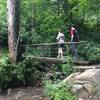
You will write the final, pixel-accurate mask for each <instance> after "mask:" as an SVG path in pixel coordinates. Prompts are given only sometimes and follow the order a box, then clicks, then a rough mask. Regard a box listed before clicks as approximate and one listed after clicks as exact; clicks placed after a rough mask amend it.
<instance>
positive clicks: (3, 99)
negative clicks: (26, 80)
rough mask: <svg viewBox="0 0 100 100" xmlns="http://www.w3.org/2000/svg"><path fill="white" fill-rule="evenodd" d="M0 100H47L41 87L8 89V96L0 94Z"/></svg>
mask: <svg viewBox="0 0 100 100" xmlns="http://www.w3.org/2000/svg"><path fill="white" fill-rule="evenodd" d="M0 100H49V98H48V97H47V96H46V95H45V94H44V93H43V88H42V87H21V88H15V89H8V94H1V95H0Z"/></svg>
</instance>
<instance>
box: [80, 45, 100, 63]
mask: <svg viewBox="0 0 100 100" xmlns="http://www.w3.org/2000/svg"><path fill="white" fill-rule="evenodd" d="M83 47H84V48H83ZM79 52H81V54H83V55H84V57H85V59H86V60H89V61H92V60H94V61H96V60H100V45H99V44H96V43H86V44H83V45H82V46H80V47H79Z"/></svg>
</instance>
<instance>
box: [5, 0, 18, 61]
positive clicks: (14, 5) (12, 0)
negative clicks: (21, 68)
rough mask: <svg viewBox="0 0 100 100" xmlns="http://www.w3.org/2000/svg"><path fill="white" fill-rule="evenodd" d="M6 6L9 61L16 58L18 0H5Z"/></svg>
mask: <svg viewBox="0 0 100 100" xmlns="http://www.w3.org/2000/svg"><path fill="white" fill-rule="evenodd" d="M7 8H8V46H9V59H10V62H12V63H15V62H16V59H17V50H16V49H17V48H16V45H17V39H18V35H19V0H7Z"/></svg>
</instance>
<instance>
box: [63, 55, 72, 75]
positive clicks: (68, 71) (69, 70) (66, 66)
mask: <svg viewBox="0 0 100 100" xmlns="http://www.w3.org/2000/svg"><path fill="white" fill-rule="evenodd" d="M66 59H67V64H62V65H61V70H62V72H63V73H64V74H65V75H66V76H68V75H70V74H71V73H72V72H73V71H74V68H73V61H72V58H71V57H69V56H67V57H66Z"/></svg>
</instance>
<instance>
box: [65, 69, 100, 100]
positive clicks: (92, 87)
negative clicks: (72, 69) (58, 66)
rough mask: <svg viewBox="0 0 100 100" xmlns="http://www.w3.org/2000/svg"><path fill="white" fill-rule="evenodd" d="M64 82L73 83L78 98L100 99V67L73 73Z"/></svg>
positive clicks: (83, 99) (80, 99)
mask: <svg viewBox="0 0 100 100" xmlns="http://www.w3.org/2000/svg"><path fill="white" fill-rule="evenodd" d="M63 82H68V83H71V84H72V92H73V93H74V94H75V95H76V97H77V100H100V69H89V70H86V71H84V72H83V73H74V74H71V75H70V76H69V77H67V78H66V79H65V80H63Z"/></svg>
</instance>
